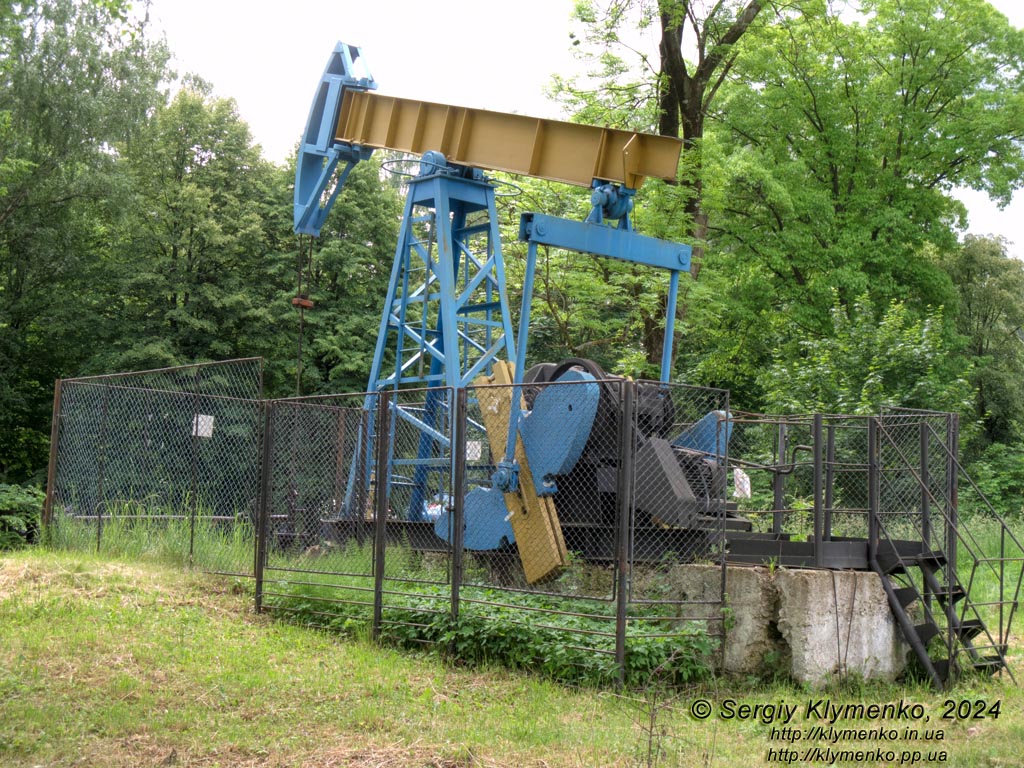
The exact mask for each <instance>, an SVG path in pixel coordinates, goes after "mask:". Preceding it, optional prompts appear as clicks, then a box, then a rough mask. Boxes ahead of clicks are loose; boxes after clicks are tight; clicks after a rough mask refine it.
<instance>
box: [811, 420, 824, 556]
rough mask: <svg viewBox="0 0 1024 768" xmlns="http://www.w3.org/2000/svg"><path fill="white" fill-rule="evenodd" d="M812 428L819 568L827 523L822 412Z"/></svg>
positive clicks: (816, 547) (816, 541)
mask: <svg viewBox="0 0 1024 768" xmlns="http://www.w3.org/2000/svg"><path fill="white" fill-rule="evenodd" d="M812 429H813V436H812V439H813V442H814V565H815V567H817V568H821V567H823V566H824V565H825V552H824V547H823V545H822V541H823V540H824V523H825V521H824V517H823V514H824V504H823V493H822V481H823V480H824V478H823V476H822V474H823V470H824V466H823V465H824V461H823V460H824V456H823V454H824V451H825V441H824V435H823V429H822V417H821V414H820V413H816V414H814V422H813V424H812Z"/></svg>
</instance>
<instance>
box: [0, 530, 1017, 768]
mask: <svg viewBox="0 0 1024 768" xmlns="http://www.w3.org/2000/svg"><path fill="white" fill-rule="evenodd" d="M250 589H251V584H250V582H249V581H248V580H244V579H231V578H224V577H212V576H204V575H201V574H198V573H196V572H194V571H182V570H181V569H180V568H178V567H169V566H164V565H160V564H154V563H149V562H137V561H132V562H128V561H125V560H117V559H108V558H106V557H98V556H94V555H83V554H80V553H70V554H69V553H53V552H45V551H41V550H38V549H37V550H29V551H26V552H19V553H16V554H9V555H5V556H3V557H2V559H0V765H2V766H5V768H7V767H10V768H27V767H28V766H40V765H42V766H69V767H70V766H82V765H87V766H96V767H97V768H108V767H114V766H117V767H119V768H120V767H122V766H123V767H124V768H128V766H149V765H154V766H155V765H161V764H164V765H188V766H204V767H209V768H212V767H213V766H222V767H223V768H242V767H243V766H244V767H246V768H250V767H253V766H268V767H269V766H274V767H275V768H290V767H291V766H296V767H298V766H317V767H323V766H354V767H355V768H362V767H363V766H366V767H369V766H424V767H428V766H430V767H433V768H437V767H438V766H443V767H444V768H458V767H461V766H536V767H537V768H540V767H541V766H545V767H547V768H556V767H557V766H563V767H565V768H569V767H577V766H580V767H582V766H586V767H588V768H589V767H590V766H633V765H651V764H654V762H653V759H654V757H656V754H655V753H654V752H652V751H650V749H649V746H648V744H649V743H648V741H647V731H653V732H654V733H656V734H657V735H659V737H660V738H661V746H662V747H663V748H664V753H663V754H662V755H661V757H660V760H659V761H658V762H657V764H658V765H662V766H702V765H707V766H750V765H767V764H768V763H767V762H766V760H765V758H766V754H767V750H768V748H769V747H770V746H773V745H776V746H777V744H776V743H775V742H770V741H769V739H768V735H769V727H768V726H767V725H765V724H764V723H762V722H759V721H756V720H754V721H751V720H747V721H742V722H740V721H737V720H724V719H721V718H719V717H712V718H711V719H709V720H707V721H703V722H698V721H695V720H693V719H692V718H691V717H690V715H689V714H688V709H689V704H690V702H691V701H692V700H694V699H695V698H696V697H698V696H704V697H707V698H709V699H711V700H712V701H713V702H715V706H716V711H721V710H720V707H721V703H722V702H723V701H724V700H726V699H728V698H733V699H736V700H737V701H739V702H742V703H747V704H757V703H776V704H777V703H779V702H786V703H792V704H799V705H803V704H804V703H805V702H806V701H807V700H808V698H817V697H819V696H827V697H831V698H832V700H833V701H835V702H837V703H844V702H851V703H873V702H878V703H884V702H889V701H896V700H899V699H903V700H906V701H914V702H920V703H922V704H923V705H924V706H925V707H926V709H927V711H928V712H929V713H930V714H931V715H932V716H933V718H937V717H938V716H939V715H941V713H942V710H943V703H942V702H943V701H944V700H945V699H946V698H950V696H948V695H945V694H938V693H934V692H932V691H930V690H928V689H927V688H923V687H918V686H914V685H907V686H905V685H888V686H883V685H871V686H853V685H848V686H846V687H844V688H842V689H837V690H834V691H830V692H825V693H815V692H811V691H807V690H803V689H800V688H797V687H793V686H790V685H785V684H775V685H767V684H764V683H758V682H752V681H751V682H745V681H729V682H726V681H718V682H717V683H711V684H708V685H705V686H704V687H702V688H694V689H690V690H688V691H686V692H685V693H684V694H683V695H682V697H681V698H680V699H679V700H677V701H667V702H662V703H664V704H665V705H666V706H665V707H664V708H663V709H658V710H657V713H656V715H655V716H654V718H653V720H652V718H651V717H650V715H651V712H652V711H654V710H653V708H654V707H655V705H656V704H657V702H654V701H653V700H650V699H648V700H647V701H646V703H643V701H644V698H645V697H644V693H643V692H642V691H641V692H638V693H636V694H633V695H632V698H633V699H639V700H641V703H636V702H635V701H633V702H631V701H629V700H627V699H625V698H622V697H619V696H616V695H614V694H612V693H610V692H607V691H605V692H599V691H585V690H584V691H571V690H568V689H565V688H562V687H560V686H558V685H556V684H553V683H548V682H545V681H543V680H540V679H538V678H536V677H534V676H531V675H529V674H526V673H523V672H518V673H512V672H507V671H501V670H495V669H465V668H458V667H453V666H449V665H446V664H444V663H442V662H441V661H439V660H438V659H437V658H435V657H433V656H422V655H413V654H409V653H408V652H397V651H392V650H389V649H387V648H381V647H378V646H374V645H371V644H369V643H368V642H366V641H362V640H357V639H342V638H340V637H338V636H336V635H331V634H328V633H325V632H322V631H316V630H312V629H309V628H304V627H301V626H297V625H295V624H292V623H286V622H281V621H275V620H273V619H271V618H268V617H266V616H257V615H254V614H253V613H252V610H251V605H252V596H251V593H250ZM1011 656H1012V661H1013V662H1014V663H1015V666H1016V668H1017V669H1018V671H1021V670H1020V660H1021V648H1020V644H1019V643H1016V644H1015V645H1014V647H1013V648H1012V653H1011ZM952 698H954V699H957V700H959V699H977V698H984V699H986V700H987V701H990V702H991V701H995V700H1000V701H1001V702H1002V706H1001V709H1000V716H999V718H998V719H995V720H993V719H991V718H988V719H984V720H978V721H970V722H964V723H959V722H950V723H941V724H939V723H937V720H935V719H933V722H932V723H931V724H929V727H932V726H933V725H936V724H939V725H940V726H945V727H943V731H944V736H945V738H944V740H943V741H942V742H929V743H927V744H923V745H922V746H924V748H925V749H928V748H933V749H935V750H937V751H938V750H942V751H945V752H946V753H947V759H946V761H945V762H944V763H943V764H944V765H946V766H952V767H953V768H959V767H961V766H962V767H966V766H1017V765H1020V764H1021V757H1020V745H1021V744H1022V743H1024V695H1022V692H1021V690H1020V689H1019V688H1017V687H1016V686H1014V685H1012V684H1011V683H1009V682H1008V681H1006V680H994V681H991V680H978V681H974V682H973V683H965V684H963V685H962V686H961V688H960V689H958V690H957V691H956V692H955V694H953V695H952ZM652 722H653V728H652V727H650V726H651V723H652ZM643 723H647V724H648V727H647V728H646V731H645V727H644V726H643V725H642V724H643ZM806 724H807V723H806V722H804V721H802V720H801V721H799V722H797V725H801V726H805V725H806ZM841 724H845V725H851V726H853V725H864V724H863V723H856V722H847V723H841ZM867 725H871V724H870V723H868V724H867ZM873 745H874V744H873V743H871V742H866V743H864V742H861V743H857V744H855V745H853V746H856V747H862V748H863V747H868V746H873ZM896 746H897V748H901V747H904V746H911V745H907V744H906V743H898V744H897V745H896ZM868 764H869V765H883V764H885V763H884V762H879V763H868ZM919 764H926V763H923V762H922V763H919ZM934 764H937V763H934Z"/></svg>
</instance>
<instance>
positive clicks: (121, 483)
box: [48, 359, 262, 575]
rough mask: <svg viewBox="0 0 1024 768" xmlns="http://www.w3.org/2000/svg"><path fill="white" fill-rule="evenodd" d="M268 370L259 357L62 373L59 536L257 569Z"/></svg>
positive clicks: (54, 503)
mask: <svg viewBox="0 0 1024 768" xmlns="http://www.w3.org/2000/svg"><path fill="white" fill-rule="evenodd" d="M261 377H262V373H261V361H260V360H256V359H252V360H238V361H230V362H226V363H212V364H208V365H195V366H185V367H182V368H175V369H167V370H160V371H148V372H142V373H133V374H121V375H116V376H101V377H93V378H88V379H71V380H66V381H63V382H61V384H60V393H61V395H60V412H59V414H58V424H57V446H56V450H55V457H56V462H55V464H56V466H55V468H54V470H55V471H54V487H53V488H52V489H51V504H50V508H49V509H50V520H49V521H48V522H49V526H50V531H51V536H52V540H53V541H54V543H56V544H57V545H60V546H69V547H85V546H89V547H92V548H96V549H99V550H101V551H110V552H120V553H123V554H135V555H144V554H148V555H157V556H162V557H169V558H172V559H179V560H181V559H184V560H188V561H190V562H193V563H195V564H197V565H199V566H200V567H202V568H204V569H207V570H210V571H217V572H224V573H234V574H241V575H252V574H253V565H254V558H253V552H254V546H255V538H254V536H255V526H254V524H253V523H254V512H255V505H256V499H257V490H258V480H259V430H260V390H261Z"/></svg>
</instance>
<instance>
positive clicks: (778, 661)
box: [669, 565, 909, 686]
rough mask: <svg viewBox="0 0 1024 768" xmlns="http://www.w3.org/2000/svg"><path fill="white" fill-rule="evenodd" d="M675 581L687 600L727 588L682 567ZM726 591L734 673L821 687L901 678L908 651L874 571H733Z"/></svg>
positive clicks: (725, 654) (729, 666) (697, 568)
mask: <svg viewBox="0 0 1024 768" xmlns="http://www.w3.org/2000/svg"><path fill="white" fill-rule="evenodd" d="M669 578H670V580H671V582H672V589H673V591H674V592H675V593H676V594H677V595H678V596H679V598H680V599H683V600H694V601H702V600H714V599H715V597H716V596H717V595H718V593H719V590H720V589H721V570H720V569H719V568H718V567H716V566H708V565H689V566H677V567H675V568H673V569H671V571H670V574H669ZM725 589H726V595H727V602H726V605H727V608H728V614H729V621H728V622H727V624H728V627H727V630H726V636H725V642H724V647H723V649H722V657H721V660H720V662H721V669H722V671H723V672H725V673H727V674H733V675H758V676H766V675H773V674H781V675H788V676H789V677H791V678H792V679H793V680H795V681H797V682H801V683H806V684H809V685H813V686H820V685H824V684H827V683H828V682H830V681H831V680H834V679H837V678H840V677H856V678H861V679H864V680H894V679H896V678H897V677H899V676H900V675H901V674H902V673H903V672H904V670H905V669H906V659H907V653H908V651H909V646H908V645H907V643H906V641H905V640H904V639H903V635H902V634H901V633H900V629H899V627H898V625H897V624H896V620H895V619H894V618H893V615H892V611H891V610H890V608H889V603H888V601H887V599H886V596H885V591H884V590H883V589H882V583H881V580H880V579H879V578H878V576H877V575H876V574H874V573H871V572H866V571H827V570H820V571H819V570H803V569H790V568H776V569H769V568H763V567H752V566H730V567H728V568H727V569H726V587H725ZM705 614H706V611H705Z"/></svg>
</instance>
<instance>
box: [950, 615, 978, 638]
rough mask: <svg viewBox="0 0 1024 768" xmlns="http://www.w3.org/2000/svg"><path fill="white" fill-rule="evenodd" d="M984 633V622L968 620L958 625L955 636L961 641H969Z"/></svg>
mask: <svg viewBox="0 0 1024 768" xmlns="http://www.w3.org/2000/svg"><path fill="white" fill-rule="evenodd" d="M984 631H985V622H983V621H982V620H981V619H968V620H967V621H963V622H961V623H960V626H959V628H957V631H956V634H957V637H959V638H960V639H961V640H970V639H971V638H972V637H977V636H978V635H980V634H981V633H982V632H984Z"/></svg>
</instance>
